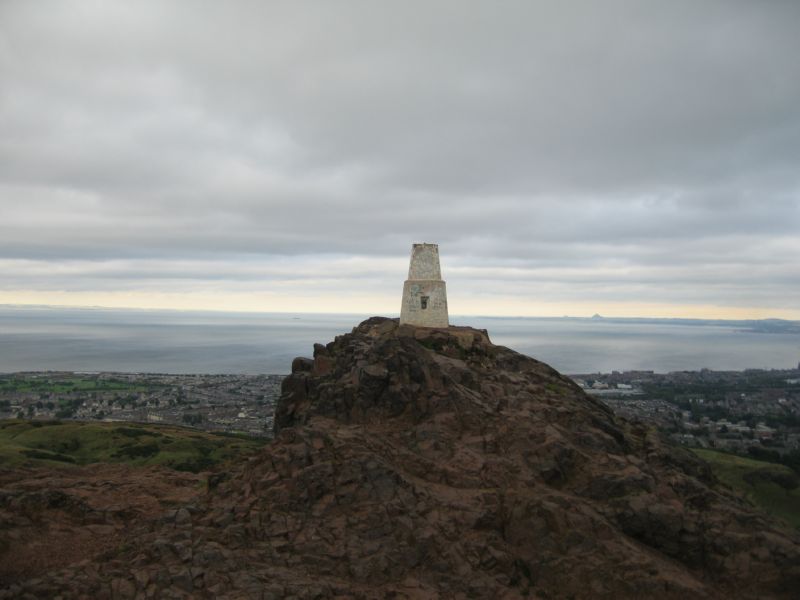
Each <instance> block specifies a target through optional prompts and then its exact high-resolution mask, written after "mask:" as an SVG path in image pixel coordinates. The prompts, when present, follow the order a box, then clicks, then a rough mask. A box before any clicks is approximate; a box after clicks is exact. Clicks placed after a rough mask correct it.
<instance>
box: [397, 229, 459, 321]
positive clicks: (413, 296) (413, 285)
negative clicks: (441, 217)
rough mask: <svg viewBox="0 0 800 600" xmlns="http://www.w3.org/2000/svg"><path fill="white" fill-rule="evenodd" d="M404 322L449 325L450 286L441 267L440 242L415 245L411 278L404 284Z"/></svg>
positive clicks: (401, 311) (401, 313) (409, 275)
mask: <svg viewBox="0 0 800 600" xmlns="http://www.w3.org/2000/svg"><path fill="white" fill-rule="evenodd" d="M400 324H401V325H417V326H419V327H449V326H450V323H449V321H448V317H447V289H446V287H445V282H444V281H443V280H442V271H441V268H440V267H439V245H438V244H414V245H413V246H412V247H411V263H410V264H409V267H408V279H407V280H406V281H405V283H404V284H403V304H402V306H401V307H400Z"/></svg>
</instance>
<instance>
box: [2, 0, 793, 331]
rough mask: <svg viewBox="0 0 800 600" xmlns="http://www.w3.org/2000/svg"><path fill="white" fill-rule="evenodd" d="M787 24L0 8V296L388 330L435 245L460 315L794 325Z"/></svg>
mask: <svg viewBox="0 0 800 600" xmlns="http://www.w3.org/2000/svg"><path fill="white" fill-rule="evenodd" d="M798 22H800V5H799V4H797V3H794V2H779V1H774V2H759V3H753V2H745V1H741V2H737V1H733V2H731V1H725V2H722V1H720V2H704V3H702V5H698V3H696V2H690V1H680V0H679V1H676V2H670V3H659V2H644V3H643V2H633V1H631V2H613V1H612V2H604V3H597V2H566V3H545V2H542V3H537V2H528V1H526V2H500V3H494V2H491V3H490V2H486V3H471V4H470V6H469V8H467V7H466V6H465V5H464V4H463V3H457V2H436V3H430V2H403V3H396V4H394V5H392V6H389V5H387V4H385V3H375V2H366V1H365V2H346V3H338V2H337V3H329V2H310V1H309V2H286V3H283V2H266V3H262V2H244V1H243V2H226V3H218V2H206V3H203V2H188V1H187V2H163V1H158V2H156V1H153V2H135V3H131V2H109V1H103V2H88V1H87V2H75V3H60V2H53V3H52V4H47V5H45V6H43V5H42V4H41V3H35V4H34V3H30V2H25V1H13V0H7V1H6V2H3V3H2V4H0V80H1V81H2V82H3V84H2V86H0V270H1V272H2V273H3V275H2V277H0V302H2V301H6V302H13V301H29V300H36V299H40V300H41V301H47V299H48V298H52V299H55V300H57V301H63V302H70V300H69V298H70V297H73V298H75V299H80V300H81V301H84V300H85V299H86V298H91V297H92V294H95V296H96V297H97V298H98V299H103V298H109V297H110V296H109V294H116V295H118V297H119V298H122V299H124V298H125V297H127V298H129V299H131V302H134V301H135V302H139V303H141V302H143V300H141V299H142V298H145V297H147V296H148V295H149V296H150V297H151V298H157V297H165V296H164V295H169V294H173V295H177V296H176V297H178V298H180V297H183V298H187V299H188V298H189V297H192V298H193V300H192V301H191V302H189V301H188V300H187V305H191V306H198V305H203V303H204V302H206V303H208V302H214V298H219V297H225V298H228V299H230V298H232V297H234V296H235V297H237V298H239V299H240V301H241V302H244V300H243V299H244V298H247V297H250V298H251V299H253V302H252V303H250V304H249V305H247V306H248V307H250V308H258V307H259V306H263V308H264V310H276V309H277V310H290V309H292V307H293V306H296V305H297V302H298V299H299V298H305V299H314V298H317V299H318V304H319V306H320V310H323V309H325V307H330V308H331V309H336V310H340V309H346V308H347V306H354V307H356V304H354V302H355V301H354V300H353V298H357V297H359V298H361V300H359V301H358V304H357V308H358V310H368V309H369V307H370V306H373V305H374V306H375V312H378V311H381V310H383V311H385V310H392V309H393V308H394V306H393V304H392V305H391V306H389V304H391V303H392V302H394V300H393V298H394V296H396V295H397V293H398V289H399V287H400V286H401V285H402V279H403V278H404V276H405V269H406V259H407V255H408V250H409V247H410V244H411V242H414V241H435V242H438V243H439V244H440V245H441V251H442V256H443V259H444V261H445V264H444V265H443V268H444V272H445V276H446V277H447V278H448V282H449V283H448V285H449V286H450V288H451V303H453V304H454V308H457V307H458V306H459V299H460V301H461V306H462V308H463V310H465V311H467V310H468V311H477V312H481V313H484V314H493V313H502V312H508V311H511V312H517V313H519V312H522V313H526V314H547V313H550V312H552V311H554V310H557V309H556V308H554V307H561V306H564V307H578V306H584V305H585V306H586V307H587V310H590V312H594V310H599V311H601V312H602V311H604V310H605V311H606V312H615V310H616V309H615V308H614V307H615V306H619V307H622V306H625V307H627V309H630V310H631V311H633V312H639V313H641V312H642V311H644V312H648V310H650V309H647V308H646V306H656V305H658V306H659V307H660V308H659V309H658V311H657V312H660V313H663V314H664V315H667V314H669V313H670V312H671V313H675V314H678V313H681V314H686V311H687V310H688V311H689V312H691V310H690V308H687V307H692V306H695V307H704V308H703V309H702V310H700V308H698V314H699V313H700V312H708V310H711V311H712V312H713V311H714V310H719V311H720V314H721V315H722V314H725V311H730V310H734V309H735V310H739V311H745V312H746V311H751V312H753V315H754V316H766V315H768V314H774V315H783V316H789V317H794V318H800V306H799V304H800V303H798V301H797V298H800V260H798V257H800V233H798V232H800V169H798V165H800V61H798V60H797V57H798V56H800V36H798V35H797V31H796V24H797V23H798ZM454 293H456V294H458V296H454V295H453V294H454ZM71 295H72V296H71ZM126 295H127V296H126ZM136 298H138V299H139V300H136ZM202 298H206V300H205V301H204V300H202ZM342 298H345V300H344V301H343V300H342ZM76 301H77V300H76ZM308 301H309V302H310V303H311V300H308ZM120 302H123V303H124V300H120ZM97 303H101V302H97ZM175 303H177V305H178V306H179V305H180V300H174V301H171V304H175ZM259 303H262V304H259ZM145 304H147V303H146V302H145ZM150 304H152V302H151V303H150ZM234 304H236V303H234ZM245 304H247V303H244V304H241V306H245ZM236 306H239V304H236ZM303 306H305V304H303ZM636 306H639V308H636ZM588 307H596V308H595V309H594V310H591V309H589V308H588ZM670 307H672V308H670ZM708 307H712V308H710V309H709V308H708ZM713 307H716V308H713ZM394 310H396V308H395V309H394ZM576 310H577V308H576ZM620 310H621V309H620ZM653 310H655V309H653ZM557 312H559V314H560V313H561V312H564V311H560V310H557ZM650 312H652V310H650ZM756 313H757V315H756Z"/></svg>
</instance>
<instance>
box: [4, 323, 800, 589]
mask: <svg viewBox="0 0 800 600" xmlns="http://www.w3.org/2000/svg"><path fill="white" fill-rule="evenodd" d="M195 489H196V488H195ZM85 502H89V500H85ZM55 510H56V509H53V511H51V514H55V512H54V511H55ZM73 512H74V511H73ZM76 515H77V513H76V514H74V515H72V517H71V518H72V519H77V518H78V516H76ZM114 531H115V536H116V537H115V538H114V541H115V544H116V546H115V547H114V548H113V549H109V548H107V547H106V548H104V549H103V551H102V553H100V554H96V555H94V556H93V557H91V558H86V557H85V553H83V554H81V555H80V558H81V559H82V561H81V562H78V563H74V562H73V563H72V564H66V566H64V563H63V561H62V563H60V564H59V565H58V568H57V569H56V568H51V569H49V570H48V571H46V572H37V573H32V574H29V575H28V576H27V577H28V578H24V577H20V578H18V579H17V580H15V581H13V582H9V581H6V587H5V589H4V591H3V592H0V597H18V596H19V597H25V596H26V595H27V596H28V597H32V598H34V597H54V596H59V595H60V596H61V597H63V598H102V597H112V598H231V599H232V598H289V597H292V598H509V599H511V598H680V599H682V600H684V599H686V598H710V599H714V598H720V599H721V598H731V597H736V598H790V597H793V596H794V597H796V593H797V590H798V589H800V537H798V535H797V533H796V532H792V531H789V530H787V529H785V528H783V526H781V525H780V524H778V523H776V522H773V521H770V520H769V519H768V518H766V517H765V516H763V515H762V514H761V513H758V512H756V511H755V510H754V509H753V508H751V507H750V506H749V505H748V504H747V503H746V502H745V501H744V500H743V499H741V498H739V497H737V496H735V495H734V494H732V493H731V492H729V491H727V490H726V489H724V488H723V487H722V486H721V485H720V484H719V483H718V482H717V481H715V480H714V478H713V476H712V475H711V472H710V470H709V468H708V466H707V465H706V464H705V463H704V462H703V461H701V460H700V459H698V458H696V457H695V456H694V455H693V454H691V453H690V452H688V451H686V450H683V449H680V448H677V447H675V446H673V445H671V444H669V443H667V442H665V441H664V440H663V439H662V438H661V437H660V436H659V435H658V434H657V433H656V432H655V431H653V430H652V429H649V428H647V427H645V426H643V425H639V424H635V423H630V422H627V421H624V420H621V419H618V418H615V417H614V415H613V414H612V413H611V411H610V410H609V409H608V408H607V407H606V406H605V405H604V404H602V403H601V402H598V401H597V400H594V399H592V398H590V397H589V396H587V395H586V394H584V393H583V391H582V390H581V389H580V388H578V387H577V386H576V385H575V384H573V383H572V382H571V381H570V380H569V379H567V378H565V377H563V376H561V375H560V374H559V373H557V372H556V371H555V370H553V369H552V368H550V367H548V366H547V365H545V364H543V363H541V362H539V361H536V360H534V359H532V358H529V357H526V356H523V355H521V354H519V353H517V352H514V351H513V350H510V349H508V348H504V347H501V346H495V345H493V344H492V343H491V342H490V341H489V337H488V335H487V334H486V332H485V331H479V330H476V329H471V328H466V327H449V328H442V329H431V328H420V327H413V326H410V325H403V326H400V325H399V324H398V322H397V320H391V319H384V318H377V317H375V318H372V319H369V320H367V321H365V322H363V323H362V324H361V325H359V326H358V327H356V328H355V329H354V330H353V331H352V333H349V334H347V335H342V336H339V337H337V338H336V339H335V340H334V341H333V342H331V343H329V344H327V345H325V346H323V345H319V344H318V345H316V346H315V347H314V357H313V359H305V358H298V359H295V361H294V362H293V364H292V375H291V376H289V377H288V378H287V379H286V380H285V381H284V383H283V390H282V396H281V399H280V402H279V405H278V407H277V411H276V415H275V439H274V441H273V442H272V443H271V444H269V445H268V446H267V447H265V449H264V450H263V451H261V452H260V453H259V454H258V455H256V456H254V457H251V458H249V459H248V460H247V461H246V462H244V463H243V464H238V465H234V466H233V467H231V468H230V469H228V470H227V471H225V472H218V473H215V474H212V475H210V476H209V478H208V485H207V490H206V491H204V492H202V493H201V494H199V495H195V496H193V497H192V498H191V502H189V503H186V504H184V505H179V506H175V507H173V508H172V509H171V510H169V511H165V512H163V513H161V514H159V515H158V516H155V517H152V518H149V519H145V518H142V519H139V520H136V521H132V525H131V527H130V528H129V529H128V530H127V531H126V532H124V535H123V532H121V531H120V529H119V528H117V529H115V530H114ZM7 551H12V552H13V544H11V546H9V548H7ZM67 562H68V561H67Z"/></svg>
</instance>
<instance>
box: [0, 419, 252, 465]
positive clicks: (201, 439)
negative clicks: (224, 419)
mask: <svg viewBox="0 0 800 600" xmlns="http://www.w3.org/2000/svg"><path fill="white" fill-rule="evenodd" d="M264 443H265V441H264V440H261V439H253V438H246V437H234V436H230V435H215V434H213V433H205V432H201V431H197V430H194V429H186V428H182V427H175V426H168V425H140V424H136V423H94V422H80V421H63V422H62V421H24V420H16V419H10V420H0V467H14V466H23V465H30V466H35V465H44V464H46V465H51V466H52V465H67V464H73V465H87V464H91V463H99V462H109V463H126V464H131V465H163V466H167V467H171V468H173V469H178V470H182V471H193V472H198V471H202V470H205V469H210V468H212V467H214V466H215V465H218V464H220V463H222V462H224V461H226V460H230V459H232V458H235V457H237V456H240V455H243V454H248V453H251V452H253V451H255V450H257V449H258V448H260V447H262V446H263V445H264Z"/></svg>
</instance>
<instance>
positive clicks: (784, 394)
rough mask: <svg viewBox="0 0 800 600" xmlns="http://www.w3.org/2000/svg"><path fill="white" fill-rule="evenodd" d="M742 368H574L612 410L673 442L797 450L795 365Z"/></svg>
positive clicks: (752, 451)
mask: <svg viewBox="0 0 800 600" xmlns="http://www.w3.org/2000/svg"><path fill="white" fill-rule="evenodd" d="M797 367H798V368H797V369H788V370H787V369H784V370H782V369H771V370H762V369H748V370H745V371H712V370H708V369H702V370H700V371H678V372H672V373H654V372H653V371H624V372H618V371H614V372H612V373H606V374H601V373H596V374H584V375H573V376H572V379H573V380H574V381H575V382H576V383H577V384H578V385H579V386H580V387H582V388H583V389H584V390H585V391H586V392H587V393H589V394H592V395H593V396H595V397H599V398H601V399H602V400H603V401H604V402H605V403H606V404H608V405H609V406H610V407H611V408H612V409H613V410H614V412H615V413H617V414H618V415H621V416H623V417H626V418H628V419H634V420H639V421H644V422H646V423H651V424H653V425H655V426H657V427H658V428H659V429H660V430H661V431H663V432H665V433H666V434H668V435H669V436H670V437H671V438H672V439H673V440H675V441H676V442H678V443H680V444H683V445H685V446H690V447H695V448H710V449H717V450H725V451H729V452H733V453H736V454H742V455H749V456H752V457H754V458H763V459H780V458H781V457H785V456H787V455H790V454H794V455H795V456H797V455H798V452H800V364H798V366H797Z"/></svg>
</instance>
